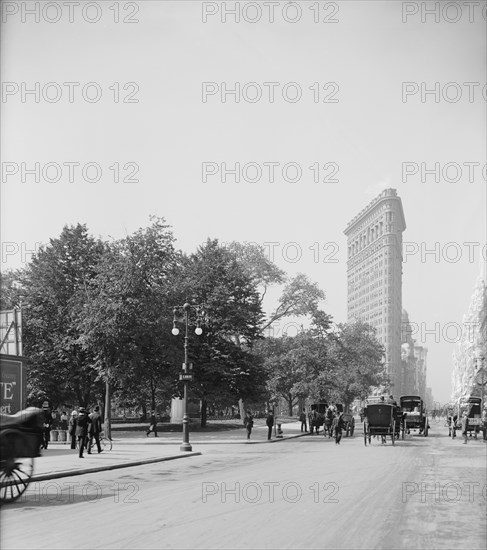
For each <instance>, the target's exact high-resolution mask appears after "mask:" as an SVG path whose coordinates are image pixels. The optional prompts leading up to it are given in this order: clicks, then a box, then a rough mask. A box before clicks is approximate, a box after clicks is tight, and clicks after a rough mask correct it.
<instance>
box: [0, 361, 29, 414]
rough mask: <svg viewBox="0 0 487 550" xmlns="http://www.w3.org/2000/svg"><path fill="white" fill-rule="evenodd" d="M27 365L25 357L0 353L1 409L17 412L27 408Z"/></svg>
mask: <svg viewBox="0 0 487 550" xmlns="http://www.w3.org/2000/svg"><path fill="white" fill-rule="evenodd" d="M25 388H26V379H25V365H24V362H23V359H22V358H20V357H15V356H11V355H0V411H1V412H2V413H3V414H15V413H16V412H18V411H21V410H22V409H25V399H26V391H25Z"/></svg>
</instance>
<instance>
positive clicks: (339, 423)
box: [333, 412, 344, 445]
mask: <svg viewBox="0 0 487 550" xmlns="http://www.w3.org/2000/svg"><path fill="white" fill-rule="evenodd" d="M343 424H344V423H343V412H340V413H338V416H335V418H334V419H333V431H334V433H335V445H340V440H341V439H342V430H343Z"/></svg>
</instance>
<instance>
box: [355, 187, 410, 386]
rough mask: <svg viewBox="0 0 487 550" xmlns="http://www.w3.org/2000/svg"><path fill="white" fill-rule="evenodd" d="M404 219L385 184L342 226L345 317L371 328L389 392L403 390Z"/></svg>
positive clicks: (399, 203) (401, 209)
mask: <svg viewBox="0 0 487 550" xmlns="http://www.w3.org/2000/svg"><path fill="white" fill-rule="evenodd" d="M405 229H406V221H405V219H404V212H403V208H402V202H401V199H400V197H398V195H397V192H396V190H395V189H385V190H384V191H382V193H381V194H380V195H379V196H377V197H376V198H375V199H374V200H373V201H372V202H371V203H370V204H368V205H367V206H366V207H365V208H364V209H363V210H362V211H361V212H359V214H357V216H355V217H354V218H353V219H352V220H351V221H350V223H349V224H348V225H347V227H346V229H345V235H346V236H347V250H348V254H347V286H348V289H347V297H348V298H347V317H348V320H349V321H352V320H354V319H360V320H362V321H364V322H366V323H368V324H369V325H371V326H373V327H375V329H376V331H377V338H378V340H379V341H380V342H381V343H382V344H383V345H384V347H385V351H386V357H385V363H386V370H387V374H388V375H389V377H390V379H391V387H390V391H391V392H392V393H393V394H394V395H395V396H399V395H401V394H402V393H403V392H402V390H403V387H402V386H403V383H402V380H403V373H402V364H401V325H402V233H403V231H404V230H405Z"/></svg>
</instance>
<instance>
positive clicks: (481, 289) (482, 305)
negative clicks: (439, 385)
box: [451, 270, 487, 402]
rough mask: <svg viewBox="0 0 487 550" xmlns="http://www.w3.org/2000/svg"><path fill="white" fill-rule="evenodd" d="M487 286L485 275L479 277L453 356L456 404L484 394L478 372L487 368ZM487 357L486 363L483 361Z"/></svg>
mask: <svg viewBox="0 0 487 550" xmlns="http://www.w3.org/2000/svg"><path fill="white" fill-rule="evenodd" d="M486 304H487V287H486V283H485V272H484V270H482V271H481V274H480V275H479V276H478V277H477V281H476V283H475V288H474V291H473V294H472V298H471V300H470V306H469V308H468V312H467V313H466V314H465V315H464V316H463V323H462V333H461V338H460V340H459V342H457V344H456V347H455V351H454V353H453V372H452V396H451V400H452V401H453V402H456V401H457V400H458V399H459V398H460V397H463V396H467V395H471V394H473V395H478V396H480V395H481V389H480V387H479V386H478V384H477V383H476V375H477V372H478V371H479V370H480V368H482V366H483V367H484V368H487V362H486V360H487V357H486V356H487V322H486V317H487V307H486ZM482 358H483V361H482Z"/></svg>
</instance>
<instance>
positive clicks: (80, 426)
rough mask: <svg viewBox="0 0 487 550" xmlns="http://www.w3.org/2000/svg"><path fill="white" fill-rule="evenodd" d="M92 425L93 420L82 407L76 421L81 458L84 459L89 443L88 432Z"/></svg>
mask: <svg viewBox="0 0 487 550" xmlns="http://www.w3.org/2000/svg"><path fill="white" fill-rule="evenodd" d="M90 424H91V418H90V417H89V416H88V414H87V412H86V409H85V408H84V407H80V409H79V412H78V418H77V419H76V437H77V438H78V445H79V457H80V458H84V457H83V451H84V449H85V446H86V445H87V443H88V430H89V426H90Z"/></svg>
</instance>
